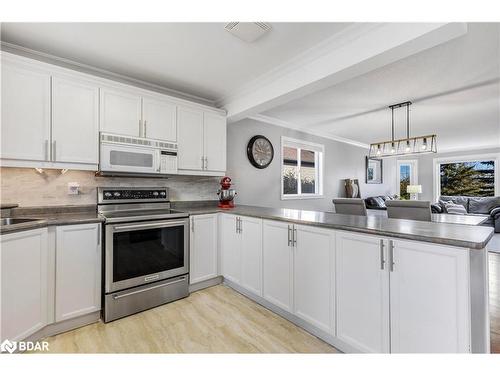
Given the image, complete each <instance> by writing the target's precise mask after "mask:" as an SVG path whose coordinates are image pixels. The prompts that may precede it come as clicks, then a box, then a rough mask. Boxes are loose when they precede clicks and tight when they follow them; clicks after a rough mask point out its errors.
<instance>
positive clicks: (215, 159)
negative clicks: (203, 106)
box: [203, 112, 226, 172]
mask: <svg viewBox="0 0 500 375" xmlns="http://www.w3.org/2000/svg"><path fill="white" fill-rule="evenodd" d="M203 134H204V143H203V145H204V151H205V152H204V153H205V169H206V170H208V171H220V172H224V171H225V170H226V117H225V116H222V115H219V114H215V113H208V112H205V114H204V127H203Z"/></svg>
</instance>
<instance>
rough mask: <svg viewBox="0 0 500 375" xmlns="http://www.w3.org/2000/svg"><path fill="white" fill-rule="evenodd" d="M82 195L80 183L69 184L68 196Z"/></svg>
mask: <svg viewBox="0 0 500 375" xmlns="http://www.w3.org/2000/svg"><path fill="white" fill-rule="evenodd" d="M78 194H80V184H79V183H78V182H68V195H78Z"/></svg>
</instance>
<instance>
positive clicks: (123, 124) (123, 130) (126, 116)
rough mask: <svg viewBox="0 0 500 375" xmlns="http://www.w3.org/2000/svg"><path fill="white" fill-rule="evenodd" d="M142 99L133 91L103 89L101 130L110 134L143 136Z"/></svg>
mask: <svg viewBox="0 0 500 375" xmlns="http://www.w3.org/2000/svg"><path fill="white" fill-rule="evenodd" d="M141 102H142V98H141V96H140V95H139V94H138V93H135V92H133V91H132V90H130V91H126V90H119V89H115V88H111V87H103V88H101V111H100V126H101V130H102V131H104V132H108V133H115V134H122V135H130V136H134V137H140V136H142V122H141V121H142V120H141V119H142V113H141V107H142V105H141Z"/></svg>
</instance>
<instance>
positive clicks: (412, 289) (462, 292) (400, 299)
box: [389, 241, 471, 353]
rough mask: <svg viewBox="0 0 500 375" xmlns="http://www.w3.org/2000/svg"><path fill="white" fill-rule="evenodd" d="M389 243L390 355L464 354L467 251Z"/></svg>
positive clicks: (467, 326) (466, 345) (467, 344)
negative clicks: (390, 270)
mask: <svg viewBox="0 0 500 375" xmlns="http://www.w3.org/2000/svg"><path fill="white" fill-rule="evenodd" d="M389 242H391V241H389ZM392 244H393V246H394V247H393V253H394V256H393V259H394V266H393V270H392V272H390V295H391V298H390V306H391V307H390V308H391V313H390V316H391V352H392V353H423V352H425V353H463V352H469V351H470V316H471V315H470V309H469V306H470V299H469V252H468V251H467V250H466V249H463V248H453V247H449V246H440V245H434V244H433V245H430V244H429V245H427V244H422V243H418V242H410V241H392ZM389 245H391V244H389Z"/></svg>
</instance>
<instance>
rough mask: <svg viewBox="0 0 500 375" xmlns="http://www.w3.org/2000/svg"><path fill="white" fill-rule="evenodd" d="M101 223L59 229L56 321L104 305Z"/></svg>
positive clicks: (95, 309)
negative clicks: (102, 301) (102, 296)
mask: <svg viewBox="0 0 500 375" xmlns="http://www.w3.org/2000/svg"><path fill="white" fill-rule="evenodd" d="M100 227H101V224H100V223H99V224H82V225H64V226H59V227H57V229H56V321H57V322H60V321H62V320H66V319H70V318H74V317H77V316H80V315H84V314H88V313H91V312H93V311H98V310H100V308H101V239H100V233H101V231H100Z"/></svg>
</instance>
